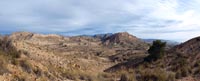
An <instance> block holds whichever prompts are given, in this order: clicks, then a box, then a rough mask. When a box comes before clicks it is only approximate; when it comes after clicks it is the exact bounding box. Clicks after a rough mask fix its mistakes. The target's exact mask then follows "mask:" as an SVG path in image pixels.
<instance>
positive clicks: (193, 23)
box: [0, 0, 200, 42]
mask: <svg viewBox="0 0 200 81" xmlns="http://www.w3.org/2000/svg"><path fill="white" fill-rule="evenodd" d="M199 13H200V0H0V33H1V34H9V33H12V32H17V31H28V32H35V33H44V34H47V33H53V34H61V35H67V36H68V35H92V34H102V33H116V32H129V33H130V34H132V35H135V36H137V37H139V38H154V39H167V40H175V41H179V42H183V41H186V40H188V39H191V38H193V37H197V36H200V23H199V22H200V14H199Z"/></svg>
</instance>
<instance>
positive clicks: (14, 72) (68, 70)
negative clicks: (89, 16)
mask: <svg viewBox="0 0 200 81" xmlns="http://www.w3.org/2000/svg"><path fill="white" fill-rule="evenodd" d="M104 38H105V39H104V40H102V38H101V37H100V38H99V37H89V36H73V37H64V36H60V35H54V34H51V35H43V34H36V33H30V32H16V33H13V34H11V35H9V36H5V37H2V38H1V41H2V43H1V48H2V51H5V52H6V51H8V50H7V49H11V48H13V50H16V53H15V54H17V55H18V56H17V57H16V58H12V59H14V60H11V62H9V63H7V65H6V66H2V67H4V68H7V69H6V72H4V71H2V75H0V80H6V81H10V80H14V81H21V80H25V81H74V80H75V81H76V80H83V81H91V80H92V81H94V80H95V81H96V80H99V81H106V80H107V81H110V80H111V79H116V78H117V77H115V78H114V77H104V76H105V75H106V76H111V75H112V74H106V73H105V72H104V70H105V69H107V68H109V67H111V66H113V65H115V64H117V63H120V62H124V61H127V60H129V57H131V56H132V57H134V56H144V55H145V53H146V50H147V48H148V47H149V46H148V44H146V43H144V42H142V41H140V40H139V39H138V38H136V37H135V36H132V35H130V34H128V33H117V34H113V35H109V36H106V37H104ZM108 44H109V46H108ZM131 45H132V46H131ZM134 45H136V46H134ZM138 47H139V48H138ZM123 51H124V52H123ZM6 53H7V52H6ZM2 55H6V54H2ZM6 57H9V56H6ZM99 76H101V78H100V77H99ZM118 78H119V77H118ZM90 79H91V80H90Z"/></svg>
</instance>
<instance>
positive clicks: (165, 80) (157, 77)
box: [138, 68, 175, 81]
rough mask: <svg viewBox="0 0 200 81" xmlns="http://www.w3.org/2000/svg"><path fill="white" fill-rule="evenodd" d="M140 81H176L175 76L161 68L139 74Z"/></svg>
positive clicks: (142, 71) (146, 70) (145, 70)
mask: <svg viewBox="0 0 200 81" xmlns="http://www.w3.org/2000/svg"><path fill="white" fill-rule="evenodd" d="M139 74H140V76H139V77H138V78H139V79H138V81H175V74H174V73H173V72H167V71H165V70H163V69H160V68H155V69H147V68H146V69H144V70H141V71H140V72H139Z"/></svg>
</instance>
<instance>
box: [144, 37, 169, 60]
mask: <svg viewBox="0 0 200 81" xmlns="http://www.w3.org/2000/svg"><path fill="white" fill-rule="evenodd" d="M165 46H166V42H161V40H156V41H153V45H152V46H151V47H150V48H149V50H148V53H149V56H148V57H147V58H145V60H146V61H155V60H157V59H160V58H162V57H163V56H164V52H165Z"/></svg>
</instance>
